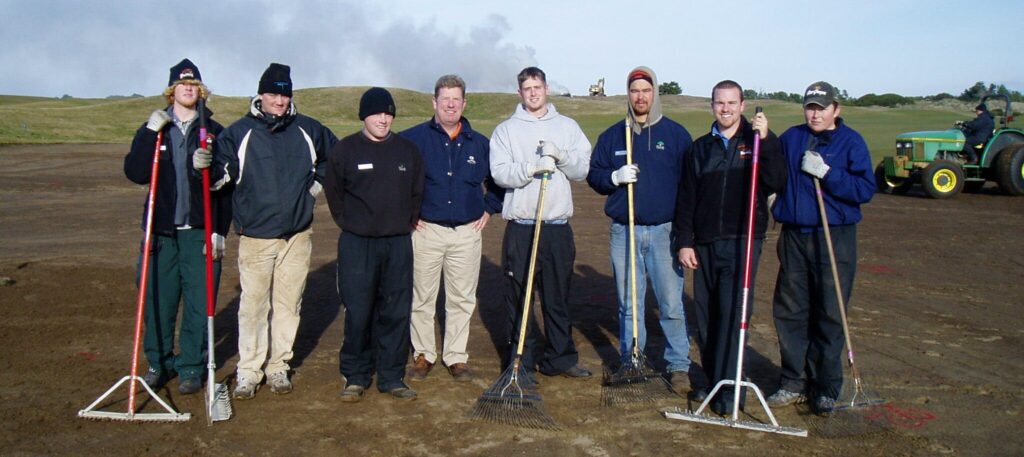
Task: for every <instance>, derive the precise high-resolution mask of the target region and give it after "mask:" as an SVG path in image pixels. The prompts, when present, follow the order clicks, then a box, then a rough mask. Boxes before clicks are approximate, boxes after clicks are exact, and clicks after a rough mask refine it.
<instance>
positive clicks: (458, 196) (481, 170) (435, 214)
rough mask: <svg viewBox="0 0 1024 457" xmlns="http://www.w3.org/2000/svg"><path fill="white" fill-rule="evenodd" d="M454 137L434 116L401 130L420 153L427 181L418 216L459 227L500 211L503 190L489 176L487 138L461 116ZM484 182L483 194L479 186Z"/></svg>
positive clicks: (489, 162)
mask: <svg viewBox="0 0 1024 457" xmlns="http://www.w3.org/2000/svg"><path fill="white" fill-rule="evenodd" d="M461 122H462V129H461V130H460V131H459V134H458V135H457V136H456V137H455V139H454V140H453V139H451V137H449V136H448V132H446V131H445V130H444V127H441V125H440V124H438V123H437V122H436V121H435V120H434V119H433V118H431V119H430V120H428V121H427V122H424V123H422V124H419V125H417V126H414V127H412V128H409V129H408V130H405V131H403V132H402V133H401V134H400V135H401V136H403V137H405V138H408V139H409V140H412V142H413V143H416V146H419V148H420V152H421V153H422V154H423V163H424V169H425V170H426V181H425V184H424V186H423V207H422V209H421V210H420V219H423V220H425V221H429V222H433V223H437V224H445V225H452V226H458V225H463V224H466V223H469V222H472V221H475V220H477V219H480V216H483V214H484V211H487V213H488V214H494V213H500V212H501V199H502V198H504V196H505V190H504V189H502V188H500V187H498V186H497V185H496V184H494V180H493V179H492V178H491V161H490V155H491V148H490V140H488V139H487V137H485V136H483V135H481V134H479V133H477V132H476V131H475V130H473V128H472V127H470V125H469V120H467V119H466V118H462V120H461ZM480 184H484V187H485V188H486V190H487V192H486V194H485V193H484V191H483V190H482V189H481V188H480Z"/></svg>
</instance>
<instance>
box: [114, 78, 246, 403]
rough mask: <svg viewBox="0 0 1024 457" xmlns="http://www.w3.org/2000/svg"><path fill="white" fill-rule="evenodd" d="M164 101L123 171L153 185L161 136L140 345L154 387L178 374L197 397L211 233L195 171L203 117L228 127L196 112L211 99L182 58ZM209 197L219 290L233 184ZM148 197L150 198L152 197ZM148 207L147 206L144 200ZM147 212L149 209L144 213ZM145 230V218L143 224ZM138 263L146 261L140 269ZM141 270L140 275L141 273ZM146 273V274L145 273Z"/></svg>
mask: <svg viewBox="0 0 1024 457" xmlns="http://www.w3.org/2000/svg"><path fill="white" fill-rule="evenodd" d="M163 95H164V98H165V100H166V101H167V105H166V106H164V107H163V108H161V109H158V110H155V111H153V113H152V114H150V115H149V120H148V121H147V122H146V123H145V124H143V125H142V126H141V127H139V129H138V130H137V131H136V132H135V139H134V140H132V146H131V150H130V151H129V152H128V155H127V156H126V157H125V158H124V174H125V176H127V177H128V179H130V180H131V181H132V182H134V183H136V184H152V183H150V180H151V179H152V166H153V150H154V145H155V143H156V139H157V134H158V133H163V137H162V140H161V147H162V150H161V157H160V163H161V164H167V165H169V166H167V165H165V166H162V167H160V173H159V174H158V176H157V183H155V184H156V186H157V193H156V199H155V200H154V203H153V246H152V259H153V261H152V262H151V263H150V271H149V272H147V273H146V274H148V275H149V283H148V284H149V287H148V288H147V289H146V333H145V338H143V348H144V351H145V353H146V359H147V360H148V361H149V370H147V371H146V374H145V376H143V379H144V380H145V382H146V384H148V385H149V386H150V387H153V388H159V387H161V386H163V385H164V383H166V382H167V381H168V380H169V379H171V378H172V377H174V375H175V374H178V375H180V376H181V378H180V382H179V383H178V392H180V393H182V394H186V395H187V394H192V393H195V392H198V391H199V390H200V389H201V388H202V386H203V376H202V374H203V368H204V367H205V362H206V360H205V356H204V352H205V351H206V256H205V249H206V242H205V237H206V232H205V230H204V225H203V224H204V223H205V221H204V218H203V190H202V189H203V186H202V183H203V180H202V177H201V176H200V175H199V174H197V173H193V172H192V169H191V167H192V155H193V154H194V153H195V152H197V151H196V150H197V149H198V148H199V146H200V142H199V122H197V121H198V120H199V117H200V116H204V117H205V118H206V128H207V131H208V133H209V135H210V137H213V136H216V135H219V134H220V132H221V130H223V129H224V127H222V126H221V125H220V124H219V123H217V121H214V120H213V119H211V116H213V112H211V111H210V110H209V109H206V110H204V111H203V112H200V111H199V100H200V99H201V98H202V99H205V98H207V97H209V95H210V91H209V89H207V88H206V86H205V85H203V81H202V79H201V77H200V75H199V67H197V66H196V65H195V64H194V63H192V61H190V60H188V59H184V60H182V61H181V62H179V63H178V64H177V65H175V66H173V67H171V75H170V78H169V79H168V81H167V88H166V89H164V92H163ZM211 198H212V210H213V213H212V214H213V235H212V245H213V247H214V263H213V268H214V274H213V278H214V286H213V287H214V288H216V287H217V284H218V283H219V281H220V259H221V257H222V256H223V255H224V235H225V234H227V233H228V227H229V226H230V225H231V194H230V192H229V190H228V189H225V190H223V191H220V192H214V193H213V195H212V196H211ZM147 201H148V198H147ZM144 205H145V204H144ZM143 211H144V213H143V214H145V209H144V210H143ZM142 224H143V227H145V224H146V221H145V220H143V221H142ZM140 267H141V266H140ZM140 273H141V272H140ZM140 277H141V274H140ZM182 301H184V309H183V310H182V315H181V327H180V328H179V333H178V354H177V355H175V354H174V333H175V332H174V328H175V323H176V321H177V319H178V306H179V303H180V302H182Z"/></svg>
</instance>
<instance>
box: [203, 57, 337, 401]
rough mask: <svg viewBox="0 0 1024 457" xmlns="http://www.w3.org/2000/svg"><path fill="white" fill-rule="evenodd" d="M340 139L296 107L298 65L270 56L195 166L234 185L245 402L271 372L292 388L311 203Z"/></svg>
mask: <svg viewBox="0 0 1024 457" xmlns="http://www.w3.org/2000/svg"><path fill="white" fill-rule="evenodd" d="M335 142H337V137H335V136H334V133H332V132H331V130H330V129H328V128H327V127H324V126H323V125H322V124H321V123H320V122H319V121H317V120H315V119H313V118H311V117H308V116H304V115H302V114H299V113H298V112H297V111H296V110H295V104H294V103H292V80H291V68H289V67H288V66H287V65H281V64H279V63H272V64H270V66H269V67H267V69H266V71H264V72H263V76H262V77H261V78H260V83H259V95H257V96H255V97H253V99H252V103H251V104H250V106H249V113H248V114H246V115H245V116H244V117H242V118H241V119H239V120H238V121H235V123H234V124H231V126H230V127H228V128H227V129H225V130H224V133H223V134H222V135H221V136H220V137H218V138H217V143H216V148H214V150H213V151H212V152H213V153H216V155H215V156H213V155H212V154H211V152H207V151H203V150H200V151H202V152H203V154H200V151H197V152H196V154H195V155H194V157H193V165H194V167H195V168H196V169H197V170H201V169H203V168H207V167H210V166H211V163H212V164H213V167H212V168H211V169H210V175H211V176H210V179H211V180H212V181H214V184H213V187H214V188H215V189H219V188H220V187H222V186H224V185H227V184H228V183H231V184H233V185H234V192H233V194H232V195H233V199H232V203H233V207H234V218H233V219H234V224H235V231H237V232H238V235H239V241H238V273H239V281H240V282H241V286H242V296H241V298H240V299H239V303H238V355H239V359H238V367H237V370H238V373H237V385H236V386H235V391H234V397H235V398H237V399H240V400H244V399H249V398H252V397H253V396H255V395H256V389H257V388H258V386H259V384H260V382H261V381H262V380H263V377H264V374H266V377H267V384H269V385H270V390H271V392H274V393H277V394H286V393H288V392H291V391H292V383H291V381H290V380H289V379H288V370H289V366H288V361H289V360H291V358H292V344H293V343H294V342H295V333H296V331H297V330H298V328H299V308H300V307H301V305H302V292H303V290H305V288H306V274H307V273H308V272H309V259H310V254H311V253H312V249H313V242H312V239H311V235H312V233H313V232H312V229H311V226H312V223H313V204H314V203H315V201H316V196H317V195H318V194H319V193H320V191H321V190H322V189H323V184H322V183H323V180H324V173H325V160H326V158H327V152H328V151H329V150H330V149H331V147H333V146H334V143H335ZM268 315H269V321H268Z"/></svg>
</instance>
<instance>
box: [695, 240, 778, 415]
mask: <svg viewBox="0 0 1024 457" xmlns="http://www.w3.org/2000/svg"><path fill="white" fill-rule="evenodd" d="M762 242H763V240H757V239H755V240H754V245H753V252H752V254H753V259H751V277H750V290H749V291H748V294H747V297H748V298H747V317H748V318H749V317H750V316H751V315H752V314H753V312H754V278H755V277H756V276H757V263H758V260H759V259H760V258H761V244H762ZM694 250H695V251H696V252H697V262H698V265H699V266H698V268H697V269H696V270H694V281H693V299H694V307H695V310H696V313H695V314H696V315H697V335H698V336H697V343H698V346H699V347H700V358H701V365H703V368H704V373H706V374H707V376H708V382H709V385H708V389H709V391H710V389H712V388H714V386H715V384H717V383H718V382H719V381H721V380H723V379H736V359H737V356H738V355H739V352H738V348H739V346H738V344H739V334H740V308H741V307H742V306H743V273H744V271H743V270H744V267H745V260H746V255H747V252H746V250H747V240H746V239H732V240H719V241H714V242H712V243H708V244H698V245H697V246H695V248H694ZM745 391H746V389H743V390H742V391H741V395H740V399H741V405H742V404H743V403H742V400H743V397H744V396H745V395H744V394H745ZM733 392H734V389H733V387H732V386H729V387H724V388H723V389H722V390H720V391H719V393H718V394H716V396H715V401H716V402H719V404H720V405H723V406H724V405H728V408H725V409H729V410H731V408H732V401H733Z"/></svg>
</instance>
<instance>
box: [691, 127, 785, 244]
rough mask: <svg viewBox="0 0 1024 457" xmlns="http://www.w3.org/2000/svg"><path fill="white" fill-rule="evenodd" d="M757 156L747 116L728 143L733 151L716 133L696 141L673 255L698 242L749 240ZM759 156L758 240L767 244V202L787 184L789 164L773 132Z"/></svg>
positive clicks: (756, 216)
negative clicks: (751, 183) (749, 220)
mask: <svg viewBox="0 0 1024 457" xmlns="http://www.w3.org/2000/svg"><path fill="white" fill-rule="evenodd" d="M753 152H754V129H753V127H751V125H750V123H749V122H747V119H746V118H745V117H741V118H740V126H739V130H737V132H736V134H735V135H733V137H732V138H730V139H729V146H728V147H726V146H725V144H723V142H722V138H721V137H718V136H715V135H714V134H713V133H708V134H707V135H704V136H702V137H700V138H697V141H695V142H694V143H693V149H691V150H690V153H689V154H687V156H686V162H685V164H684V165H683V178H682V181H681V182H680V184H679V197H678V198H677V199H676V208H677V209H676V221H675V225H674V229H675V234H676V236H675V237H674V240H675V245H674V246H673V249H672V251H673V252H676V251H678V250H679V248H684V247H686V248H692V247H694V246H695V245H696V244H698V243H699V244H706V243H712V242H714V241H718V240H726V239H740V238H746V237H747V217H748V216H749V211H750V209H749V207H750V174H751V172H752V171H753V168H754V167H753V160H752V159H753ZM758 152H759V154H758V175H757V176H758V180H757V181H758V187H757V213H756V214H755V216H754V225H755V227H754V238H755V239H764V233H765V230H766V229H767V227H768V204H767V197H768V195H769V194H772V193H775V192H779V191H780V190H782V188H783V187H784V186H785V185H786V161H785V158H784V157H783V155H782V146H781V145H780V144H779V139H778V137H776V136H775V133H773V132H771V131H770V130H769V131H768V137H767V138H762V139H761V146H760V149H759V150H758Z"/></svg>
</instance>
